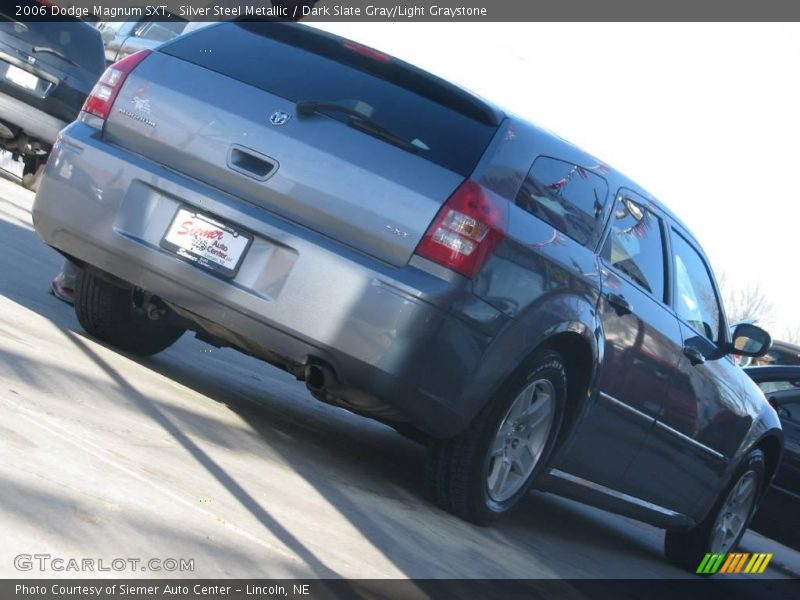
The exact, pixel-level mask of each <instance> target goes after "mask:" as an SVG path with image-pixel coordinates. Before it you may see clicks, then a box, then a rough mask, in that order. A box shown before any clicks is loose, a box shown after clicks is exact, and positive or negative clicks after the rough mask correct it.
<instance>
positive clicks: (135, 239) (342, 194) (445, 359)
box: [33, 23, 783, 571]
mask: <svg viewBox="0 0 800 600" xmlns="http://www.w3.org/2000/svg"><path fill="white" fill-rule="evenodd" d="M265 57H269V60H265ZM98 190H100V191H101V192H98ZM33 220H34V224H35V227H36V231H37V233H38V234H39V236H40V237H41V238H42V239H43V240H44V241H45V242H46V243H47V244H50V245H51V246H54V247H55V248H57V249H58V250H60V251H61V252H62V253H64V254H66V255H68V256H70V257H71V258H72V259H73V260H74V261H75V262H76V263H77V264H79V265H80V266H81V274H80V276H79V278H78V285H77V293H76V301H75V310H76V314H77V316H78V319H79V321H80V323H81V324H82V326H83V327H84V328H85V329H86V331H88V332H89V333H90V334H92V335H94V336H96V337H97V338H98V339H100V340H102V341H104V342H106V343H108V344H110V345H113V346H116V347H117V348H119V349H121V350H123V351H127V352H131V353H134V354H139V355H148V354H153V353H156V352H159V351H160V350H163V349H165V348H167V347H168V346H170V345H171V344H172V343H173V342H175V340H177V339H178V338H179V337H180V336H181V335H182V334H183V333H184V331H185V330H187V329H189V330H193V331H195V332H197V334H198V335H199V336H200V337H201V338H202V339H204V340H207V341H210V342H212V343H214V344H217V345H220V346H230V347H233V348H237V349H239V350H241V351H244V352H247V353H248V354H251V355H253V356H256V357H259V358H261V359H263V360H265V361H267V362H269V363H271V364H273V365H276V366H278V367H280V368H282V369H286V370H287V371H289V372H290V373H293V374H294V375H295V376H296V377H297V378H298V379H301V380H304V381H305V382H306V385H307V386H308V389H309V390H310V392H311V393H312V394H313V395H314V396H315V397H316V398H318V399H320V400H322V401H324V402H329V403H332V404H335V405H338V406H342V407H345V408H348V409H349V410H351V411H353V412H356V413H358V414H361V415H365V416H368V417H371V418H374V419H378V420H380V421H382V422H385V423H388V424H390V425H392V426H395V427H397V428H399V429H401V430H404V431H407V432H408V431H410V432H414V433H415V435H416V436H417V437H424V438H426V439H427V440H428V441H429V445H430V453H429V456H430V464H429V468H428V470H427V473H428V482H429V485H430V487H431V489H432V492H433V496H434V498H435V500H436V502H437V503H438V504H439V505H440V506H442V507H443V508H445V509H447V510H449V511H451V512H452V513H454V514H456V515H459V516H461V517H463V518H465V519H468V520H470V521H473V522H478V523H488V522H491V521H493V520H495V519H497V518H498V517H500V516H501V515H503V514H504V513H506V512H507V511H509V510H510V509H512V508H513V507H514V506H515V505H517V504H518V503H519V501H520V499H521V498H523V497H524V495H525V494H526V492H527V491H528V490H529V489H530V488H531V486H534V485H536V486H537V487H540V488H542V489H546V490H550V491H553V492H556V493H559V494H563V495H565V496H570V497H572V498H576V499H578V500H581V501H584V502H587V503H591V504H594V505H597V506H600V507H602V508H605V509H608V510H612V511H616V512H620V513H622V514H625V515H629V516H631V517H634V518H638V519H641V520H643V521H647V522H650V523H653V524H656V525H658V526H661V527H664V528H665V529H667V530H668V532H667V535H666V545H665V546H666V553H667V556H668V557H669V558H670V559H671V560H673V561H675V562H676V563H678V564H680V565H682V566H684V567H686V568H689V569H691V570H692V571H694V570H695V569H696V568H697V566H698V564H699V563H700V560H701V559H702V557H703V555H704V554H705V553H706V552H719V553H722V552H727V551H729V550H731V549H733V548H735V547H736V545H737V544H738V543H739V540H740V539H741V536H742V535H743V533H744V531H745V529H746V527H747V525H748V523H749V521H750V519H751V517H752V515H753V512H754V511H755V509H756V507H757V505H758V502H759V500H760V498H761V497H762V495H763V493H764V490H765V489H766V488H767V486H768V484H769V482H770V481H771V479H772V477H773V475H774V473H775V470H776V468H777V465H778V461H779V460H780V456H781V451H782V444H783V436H782V432H781V428H780V423H779V421H778V417H777V415H776V414H775V411H774V410H773V409H772V408H771V407H770V406H769V405H768V404H767V402H766V400H765V398H764V396H763V394H762V393H761V392H760V391H759V389H758V388H757V387H756V385H755V384H754V383H753V382H752V381H751V380H750V379H749V378H748V377H747V375H745V373H744V372H743V371H742V370H741V369H740V368H738V367H737V366H736V365H735V364H734V362H733V359H732V355H733V354H737V355H748V356H758V355H761V354H763V353H764V352H766V351H767V349H768V348H769V345H770V343H771V340H770V337H769V335H768V334H767V333H766V332H765V331H763V330H761V329H759V328H757V327H755V326H753V325H749V324H743V325H740V326H738V327H737V328H736V329H735V330H734V332H733V334H732V335H731V333H729V331H728V326H727V322H726V321H727V320H726V317H725V313H724V311H723V308H722V304H721V303H720V294H719V289H718V287H717V283H716V281H715V278H714V275H713V273H712V270H711V268H710V265H709V262H708V259H707V258H706V256H705V254H704V253H703V251H702V248H701V247H700V245H699V243H698V241H697V240H696V239H695V238H694V236H693V235H692V234H691V232H690V231H689V230H688V228H687V227H686V226H685V225H684V224H683V223H682V222H681V221H680V220H678V219H677V218H676V217H675V216H674V215H673V214H672V213H671V212H670V211H669V210H668V209H667V208H666V207H665V206H664V205H662V204H661V203H660V202H658V201H656V200H655V199H654V198H653V197H652V196H651V195H650V194H648V193H647V192H646V191H645V190H643V189H642V188H641V187H639V186H638V185H636V184H635V183H633V182H632V181H630V180H629V179H628V178H626V177H625V176H624V175H622V174H621V173H619V172H617V171H616V170H614V169H612V168H610V167H608V166H607V165H605V164H604V163H603V162H601V161H599V160H597V159H596V158H594V157H593V156H591V155H590V154H588V153H586V152H584V151H583V150H581V149H580V148H577V147H575V146H573V145H571V144H569V143H567V142H565V141H564V140H562V139H561V138H559V137H556V136H554V135H552V134H550V133H548V132H546V131H544V130H542V129H540V128H539V127H536V126H535V125H532V124H531V123H529V122H527V121H525V120H523V119H521V118H519V117H517V116H514V115H512V114H509V113H507V112H505V111H503V110H502V109H501V108H499V107H497V106H495V105H493V104H490V103H488V102H486V101H485V100H483V99H481V98H478V97H476V96H474V95H472V94H470V93H468V92H466V91H464V90H463V89H461V88H459V87H457V86H455V85H453V84H451V83H449V82H447V81H444V80H442V79H440V78H438V77H435V76H433V75H431V74H430V73H426V72H424V71H422V70H420V69H418V68H416V67H413V66H411V65H409V64H407V63H404V62H402V61H400V60H397V59H395V58H393V57H391V56H388V55H386V54H384V53H382V52H379V51H377V50H374V49H372V48H367V47H365V46H362V45H360V44H358V43H355V42H352V41H350V40H346V39H343V38H340V37H338V36H334V35H330V34H326V33H323V32H320V31H317V30H313V29H310V28H307V27H304V26H299V25H293V24H286V23H225V24H220V25H212V26H210V27H206V28H204V29H200V30H198V31H194V32H192V33H189V34H184V35H183V36H181V37H178V38H176V39H175V40H173V41H171V42H168V43H167V44H165V45H163V46H161V47H159V48H158V49H157V50H155V51H143V52H139V53H137V54H132V55H130V56H128V57H126V58H125V59H123V60H122V61H121V62H119V63H116V64H115V65H113V66H112V67H111V68H109V70H108V71H106V73H105V74H104V75H103V77H102V78H101V80H100V82H99V83H98V86H97V88H96V89H95V91H94V92H93V94H92V96H91V97H90V98H89V99H88V100H87V102H86V105H85V106H84V111H83V112H82V114H81V117H80V119H79V120H78V121H77V122H75V123H73V124H72V125H70V126H69V127H68V128H67V129H65V130H64V132H63V134H62V137H61V141H60V142H59V143H58V144H57V146H56V148H55V149H54V153H53V160H52V161H51V163H50V164H49V166H48V168H47V171H46V173H45V177H44V180H43V182H42V186H41V188H40V190H39V192H38V194H37V197H36V202H35V204H34V210H33Z"/></svg>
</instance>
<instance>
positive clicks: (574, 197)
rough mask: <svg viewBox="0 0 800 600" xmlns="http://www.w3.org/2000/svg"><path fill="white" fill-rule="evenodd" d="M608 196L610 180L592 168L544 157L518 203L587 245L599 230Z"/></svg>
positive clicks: (518, 196)
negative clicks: (594, 171) (608, 181)
mask: <svg viewBox="0 0 800 600" xmlns="http://www.w3.org/2000/svg"><path fill="white" fill-rule="evenodd" d="M607 196H608V184H607V183H606V180H605V179H603V178H602V177H600V176H599V175H597V174H595V173H593V172H592V170H591V169H590V168H586V167H581V166H579V165H575V164H572V163H569V162H565V161H563V160H558V159H555V158H549V157H547V156H540V157H539V158H537V159H536V160H535V161H534V163H533V166H532V167H531V170H530V171H529V172H528V176H527V177H526V178H525V182H524V183H523V184H522V187H521V188H520V190H519V192H518V193H517V199H516V203H517V205H518V206H519V207H520V208H523V209H524V210H526V211H528V212H529V213H531V214H533V215H535V216H537V217H539V218H540V219H542V220H543V221H546V222H547V223H549V224H550V225H552V226H553V227H555V228H556V229H558V230H559V231H560V232H562V233H565V234H566V235H568V236H569V237H571V238H572V239H573V240H575V241H576V242H578V243H580V244H587V243H588V242H589V240H590V239H592V237H593V236H594V234H595V233H597V232H598V230H599V227H600V221H601V219H600V217H601V216H602V214H603V208H604V207H605V204H606V197H607Z"/></svg>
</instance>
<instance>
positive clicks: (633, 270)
mask: <svg viewBox="0 0 800 600" xmlns="http://www.w3.org/2000/svg"><path fill="white" fill-rule="evenodd" d="M611 219H612V221H611V232H610V233H609V235H608V238H606V241H605V244H603V249H602V251H601V256H602V257H603V260H605V261H606V263H608V264H609V265H611V266H612V267H614V268H615V269H617V270H618V271H620V272H622V273H623V274H624V275H626V276H627V277H628V278H629V279H631V280H633V281H634V282H635V283H636V284H638V285H639V286H641V287H643V288H644V289H645V290H647V291H648V292H650V293H651V294H652V295H653V296H655V297H656V298H658V299H659V300H661V301H663V300H664V288H665V286H664V279H665V277H664V238H663V233H662V227H661V219H659V218H658V217H657V216H655V215H654V214H653V213H651V212H650V211H649V210H647V209H646V208H644V207H643V206H642V205H641V204H639V203H637V202H635V201H634V200H632V199H631V198H629V197H627V196H620V197H619V198H618V199H617V202H616V204H615V205H614V213H613V214H612V215H611Z"/></svg>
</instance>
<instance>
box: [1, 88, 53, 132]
mask: <svg viewBox="0 0 800 600" xmlns="http://www.w3.org/2000/svg"><path fill="white" fill-rule="evenodd" d="M0 119H1V120H3V121H7V122H8V123H11V124H12V125H16V126H17V127H19V128H20V129H22V130H23V131H24V132H25V133H27V134H28V135H29V136H31V137H33V138H36V139H37V140H41V141H43V142H47V143H48V144H53V143H54V142H55V141H56V137H58V132H59V131H60V130H61V129H63V128H64V127H66V125H67V124H66V123H65V122H64V121H62V120H60V119H57V118H55V117H53V116H51V115H48V114H47V113H46V112H44V111H41V110H39V109H38V108H34V107H33V106H29V105H28V104H25V103H24V102H23V101H22V100H17V99H16V98H13V97H11V96H9V95H7V94H4V93H2V92H0Z"/></svg>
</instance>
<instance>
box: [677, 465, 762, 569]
mask: <svg viewBox="0 0 800 600" xmlns="http://www.w3.org/2000/svg"><path fill="white" fill-rule="evenodd" d="M764 465H765V463H764V453H763V452H762V451H761V450H752V451H751V452H750V454H749V455H748V456H747V459H746V460H745V461H744V464H743V465H742V466H741V467H740V468H739V470H738V471H737V472H736V474H735V475H734V477H733V480H732V481H731V483H730V485H728V487H727V488H725V490H724V491H723V492H722V494H720V496H719V498H717V501H716V503H715V504H714V508H713V509H712V510H711V512H710V513H709V514H708V516H707V517H706V518H705V519H704V520H703V521H701V522H700V523H699V524H698V525H697V526H695V527H694V528H692V529H690V530H688V531H667V532H666V535H665V537H664V554H665V555H666V557H667V559H668V560H669V561H670V562H672V563H674V564H676V565H677V566H679V567H682V568H683V569H686V570H688V571H691V572H692V573H699V574H701V575H713V573H703V572H700V571H698V569H699V567H700V564H701V562H702V561H703V558H704V557H705V555H706V554H725V553H727V552H731V551H734V550H736V548H737V547H738V546H739V543H740V542H741V541H742V537H743V536H744V533H745V531H746V530H747V527H748V526H749V525H750V521H751V520H752V518H753V515H754V514H755V512H756V508H758V499H759V498H760V496H761V491H762V490H763V486H764V471H765V466H764Z"/></svg>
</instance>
